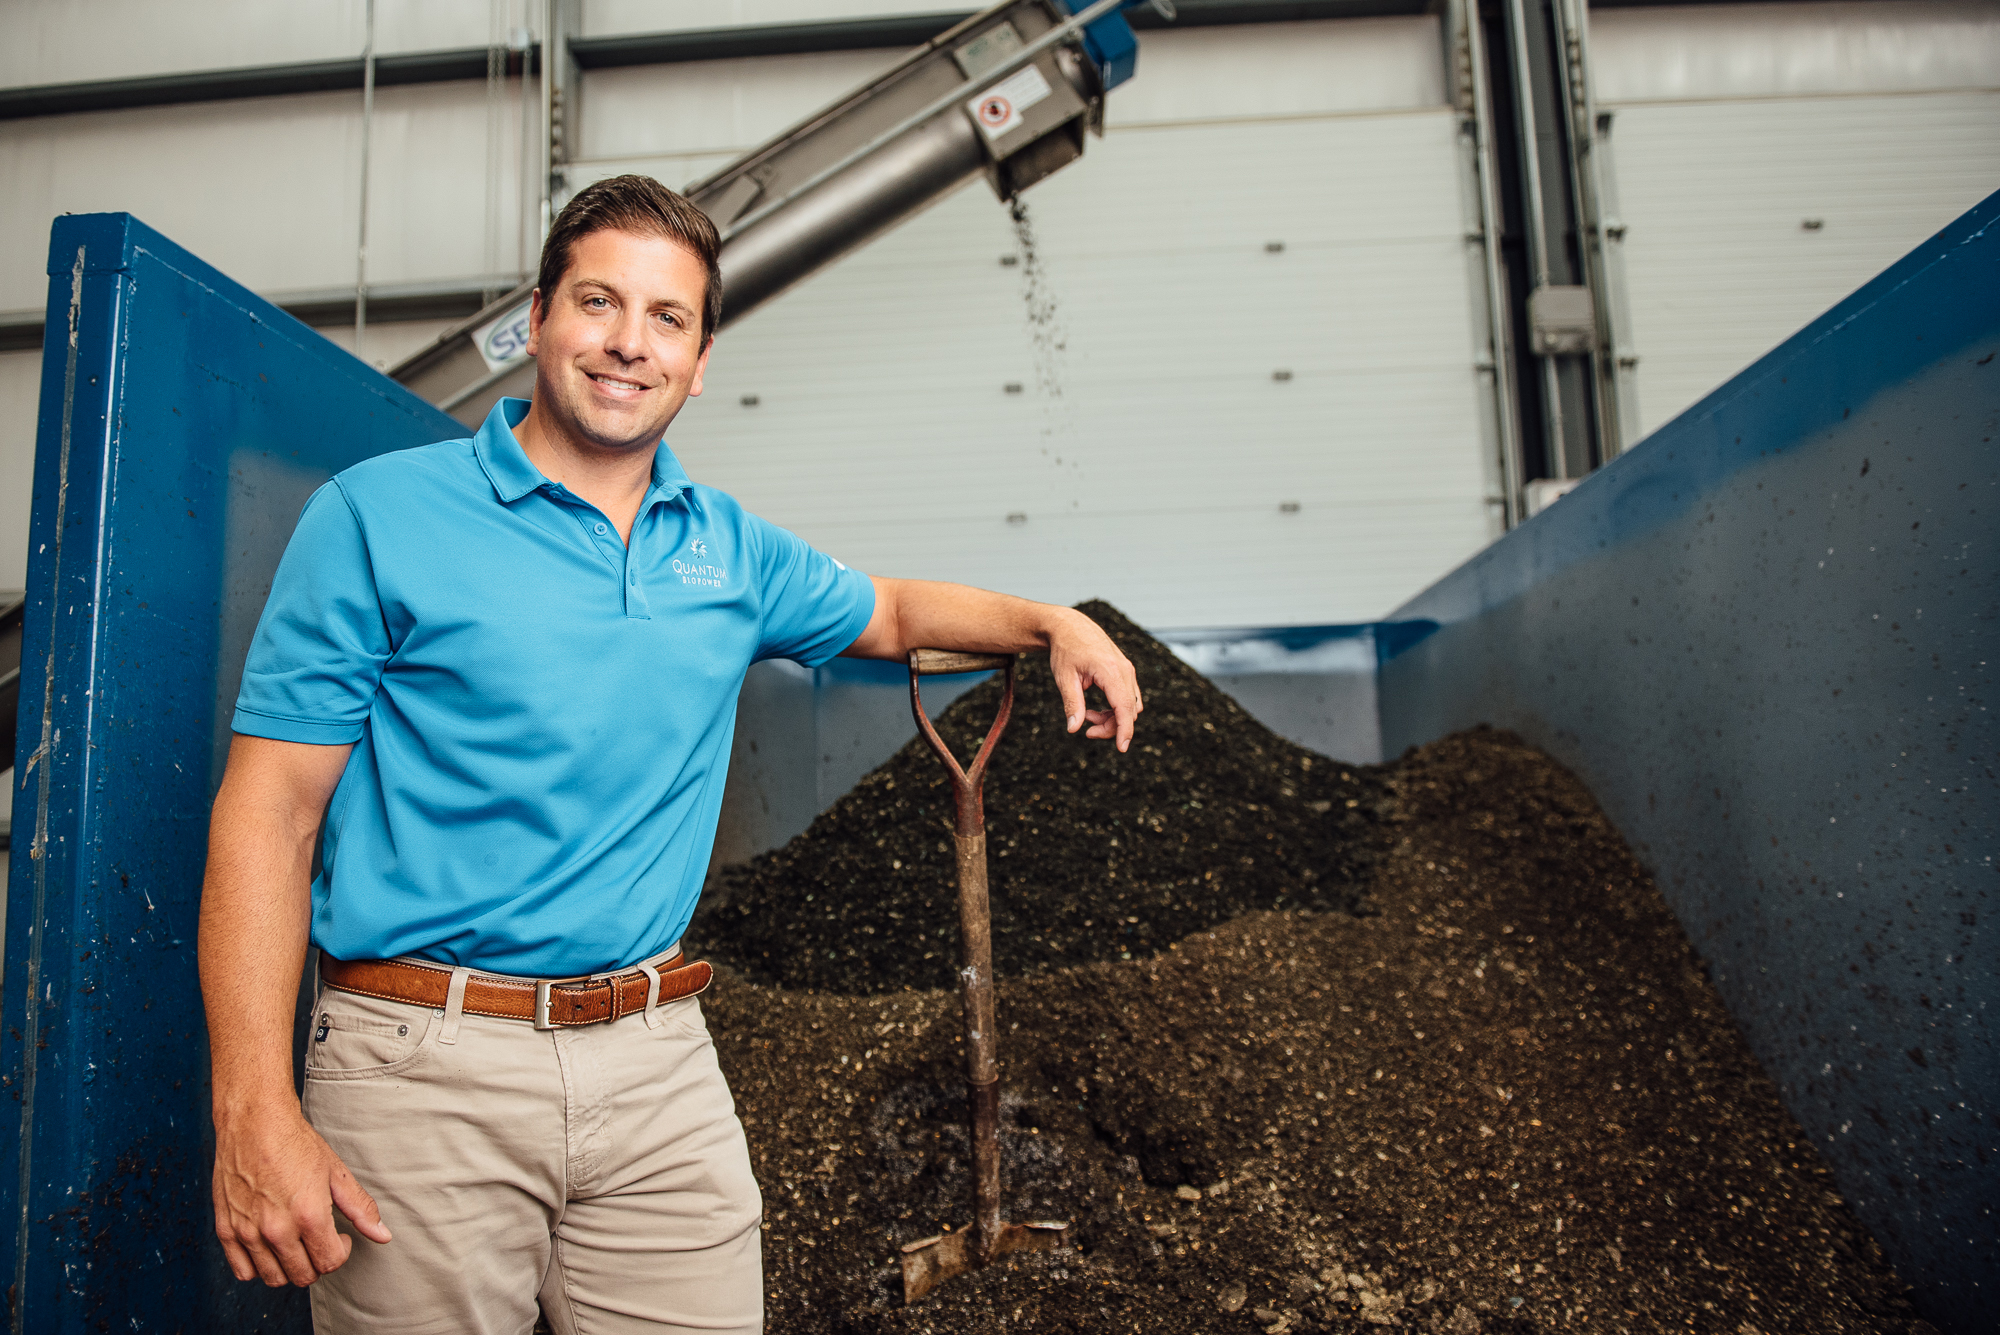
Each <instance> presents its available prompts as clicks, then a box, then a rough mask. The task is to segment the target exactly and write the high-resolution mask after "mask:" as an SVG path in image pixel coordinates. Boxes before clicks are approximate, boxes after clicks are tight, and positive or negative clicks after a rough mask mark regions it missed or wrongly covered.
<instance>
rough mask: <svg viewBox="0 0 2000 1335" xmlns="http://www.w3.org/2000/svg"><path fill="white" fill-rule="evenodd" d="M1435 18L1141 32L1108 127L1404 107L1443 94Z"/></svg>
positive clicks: (1436, 102) (1427, 103)
mask: <svg viewBox="0 0 2000 1335" xmlns="http://www.w3.org/2000/svg"><path fill="white" fill-rule="evenodd" d="M1439 41H1440V38H1439V35H1438V25H1437V20H1436V19H1434V18H1430V17H1427V16H1426V17H1418V18H1383V19H1347V20H1344V21H1342V22H1339V23H1325V22H1321V23H1255V24H1246V25H1244V26H1241V27H1231V28H1185V29H1174V28H1164V29H1152V30H1148V31H1146V32H1143V33H1141V34H1139V73H1138V75H1137V76H1136V77H1135V78H1134V79H1133V80H1132V81H1131V82H1130V83H1127V84H1125V85H1124V86H1122V87H1120V88H1117V89H1115V90H1113V92H1112V94H1111V105H1110V107H1109V109H1108V111H1107V114H1106V117H1105V119H1106V121H1107V123H1108V124H1110V125H1114V126H1123V125H1149V124H1160V123H1167V122H1173V121H1184V120H1227V119H1236V118H1239V117H1275V116H1310V115H1320V114H1324V113H1328V112H1341V111H1408V110H1411V109H1413V108H1417V107H1435V106H1440V105H1442V104H1443V103H1444V101H1445V90H1444V65H1443V60H1442V57H1441V55H1440V51H1439V45H1438V43H1439Z"/></svg>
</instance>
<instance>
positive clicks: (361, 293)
mask: <svg viewBox="0 0 2000 1335" xmlns="http://www.w3.org/2000/svg"><path fill="white" fill-rule="evenodd" d="M374 131H375V0H368V34H367V39H366V45H364V46H363V47H362V50H361V227H360V232H359V236H358V239H357V241H356V243H355V249H354V355H355V356H356V357H359V358H360V359H361V360H362V361H364V362H365V361H367V360H368V351H367V342H368V151H369V147H370V141H371V140H372V139H373V138H374Z"/></svg>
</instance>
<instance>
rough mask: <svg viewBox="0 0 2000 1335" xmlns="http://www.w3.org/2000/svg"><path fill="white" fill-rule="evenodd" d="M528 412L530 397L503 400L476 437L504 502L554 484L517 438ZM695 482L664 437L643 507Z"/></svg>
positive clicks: (475, 450)
mask: <svg viewBox="0 0 2000 1335" xmlns="http://www.w3.org/2000/svg"><path fill="white" fill-rule="evenodd" d="M527 415H528V400H526V399H501V400H500V401H499V402H498V403H496V404H494V405H493V410H492V411H491V412H489V413H487V414H486V420H485V421H484V422H482V423H481V424H480V427H479V432H478V434H477V435H475V436H473V438H472V452H473V453H474V454H475V455H477V456H478V458H479V466H480V467H481V468H483V469H485V470H486V480H487V481H489V482H491V483H492V484H493V494H494V495H495V496H497V497H499V499H500V503H501V504H502V505H512V504H513V503H514V502H515V501H518V500H520V499H521V498H522V497H523V496H526V495H527V494H528V493H529V492H531V491H533V490H535V488H537V487H544V486H552V485H554V484H552V483H551V482H550V481H549V480H548V479H547V478H546V477H543V476H542V470H541V469H539V468H537V467H535V465H534V464H533V463H531V462H529V460H528V455H527V452H526V451H524V450H523V449H522V448H521V442H520V441H518V440H516V439H515V438H514V428H515V427H517V426H519V425H521V422H522V420H523V419H524V418H526V417H527ZM691 485H693V484H692V483H691V482H690V481H689V479H688V475H687V470H686V469H684V468H682V467H681V461H680V460H679V459H676V458H675V457H674V452H673V451H672V450H670V449H668V448H667V443H666V442H665V441H664V440H663V441H661V442H660V446H659V448H658V449H657V450H655V451H654V452H653V485H652V486H650V487H648V488H647V489H646V499H645V500H644V501H643V502H641V505H640V508H641V509H644V508H647V507H649V506H651V505H653V504H654V503H655V502H657V501H671V500H672V499H674V498H675V497H676V496H678V495H680V494H681V493H682V492H684V491H686V490H687V489H688V487H690V486H691Z"/></svg>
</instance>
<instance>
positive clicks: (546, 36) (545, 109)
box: [524, 0, 557, 249]
mask: <svg viewBox="0 0 2000 1335" xmlns="http://www.w3.org/2000/svg"><path fill="white" fill-rule="evenodd" d="M556 41H557V36H556V0H542V153H541V183H542V184H541V191H542V207H541V231H540V232H539V233H538V234H537V236H536V242H537V248H538V249H539V246H540V242H542V241H544V240H546V239H547V238H548V235H549V228H550V226H551V225H552V224H554V222H555V213H554V208H553V204H554V190H555V173H556V157H555V153H556V140H555V127H556V117H555V110H556V106H555V98H556V85H555V65H556V51H555V46H556ZM524 77H525V76H524Z"/></svg>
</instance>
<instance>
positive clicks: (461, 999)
mask: <svg viewBox="0 0 2000 1335" xmlns="http://www.w3.org/2000/svg"><path fill="white" fill-rule="evenodd" d="M471 975H472V970H470V969H467V968H457V969H453V970H452V971H451V986H450V987H449V988H448V989H446V991H445V994H444V1028H442V1029H440V1030H439V1031H438V1042H440V1043H456V1042H458V1022H459V1020H460V1019H462V1018H463V1017H464V1015H465V980H466V979H467V978H469V977H471Z"/></svg>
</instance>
